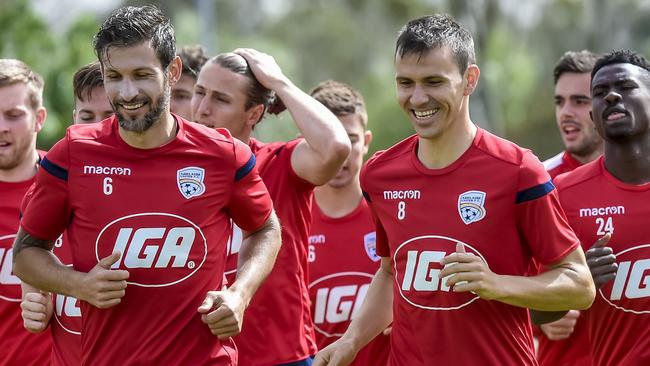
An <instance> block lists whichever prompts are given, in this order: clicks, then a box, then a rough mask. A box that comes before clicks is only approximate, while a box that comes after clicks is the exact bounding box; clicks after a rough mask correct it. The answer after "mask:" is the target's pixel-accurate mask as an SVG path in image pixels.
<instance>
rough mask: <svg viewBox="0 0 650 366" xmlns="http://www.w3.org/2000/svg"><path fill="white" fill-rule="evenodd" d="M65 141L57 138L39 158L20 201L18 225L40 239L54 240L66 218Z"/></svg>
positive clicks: (67, 215)
mask: <svg viewBox="0 0 650 366" xmlns="http://www.w3.org/2000/svg"><path fill="white" fill-rule="evenodd" d="M68 169H69V159H68V144H67V140H66V139H63V140H60V141H59V142H58V143H56V145H54V147H52V149H51V150H50V151H49V152H48V153H47V154H46V155H45V157H43V159H41V163H40V168H39V169H38V172H37V173H36V181H35V183H34V185H33V186H32V188H30V190H29V192H28V195H27V196H26V198H25V199H24V200H23V207H22V215H23V216H22V220H21V224H20V225H21V227H22V228H23V230H25V231H26V232H27V233H29V235H31V236H33V237H36V238H39V239H42V240H55V239H56V238H58V237H59V235H60V234H61V233H62V232H63V231H64V230H65V228H66V227H67V225H68V222H69V219H70V214H71V212H70V204H69V201H68V197H69V194H68Z"/></svg>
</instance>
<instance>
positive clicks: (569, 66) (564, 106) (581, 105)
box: [544, 50, 603, 365]
mask: <svg viewBox="0 0 650 366" xmlns="http://www.w3.org/2000/svg"><path fill="white" fill-rule="evenodd" d="M596 58H597V55H595V54H593V53H591V52H589V51H587V50H583V51H579V52H574V51H569V52H566V53H565V54H564V55H563V56H562V57H561V58H560V61H559V62H558V63H557V65H555V69H553V78H554V80H555V120H556V122H557V126H558V128H559V130H560V136H561V137H562V142H563V143H564V148H565V150H564V151H563V152H561V153H559V154H557V155H555V156H554V157H552V158H550V159H548V160H546V161H544V167H545V168H546V170H547V171H548V173H549V174H550V176H551V178H555V177H556V176H558V175H560V174H562V173H566V172H569V171H571V170H573V169H575V168H577V167H579V166H580V165H582V164H585V163H588V162H590V161H593V160H594V159H596V158H597V157H599V156H600V155H601V154H602V153H603V140H602V139H601V138H600V136H598V133H597V132H596V128H595V127H594V123H593V122H592V120H591V118H590V117H589V112H590V111H591V97H590V89H589V86H590V82H591V74H590V73H591V70H592V69H593V67H594V63H595V62H596ZM554 365H558V364H556V363H554Z"/></svg>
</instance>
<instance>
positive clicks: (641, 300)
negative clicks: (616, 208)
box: [598, 244, 650, 314]
mask: <svg viewBox="0 0 650 366" xmlns="http://www.w3.org/2000/svg"><path fill="white" fill-rule="evenodd" d="M616 262H617V263H618V271H617V272H616V278H615V279H614V281H610V282H608V283H607V284H605V285H604V286H603V287H602V288H600V289H599V290H598V293H599V295H600V296H601V297H602V298H603V300H605V302H607V303H608V304H609V305H611V306H613V307H614V308H616V309H618V310H622V311H624V312H627V313H633V314H650V309H648V298H649V297H650V244H644V245H638V246H635V247H632V248H628V249H625V250H623V251H620V252H618V253H616Z"/></svg>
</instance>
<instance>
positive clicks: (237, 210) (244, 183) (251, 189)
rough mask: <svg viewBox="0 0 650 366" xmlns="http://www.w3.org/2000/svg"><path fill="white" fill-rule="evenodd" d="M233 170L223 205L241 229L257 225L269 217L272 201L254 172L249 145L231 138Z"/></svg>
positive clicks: (254, 167)
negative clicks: (231, 185)
mask: <svg viewBox="0 0 650 366" xmlns="http://www.w3.org/2000/svg"><path fill="white" fill-rule="evenodd" d="M233 143H234V150H235V160H236V165H235V166H236V167H237V170H236V173H235V183H234V185H233V191H232V193H231V196H230V201H229V202H228V205H227V208H228V211H229V212H230V216H231V217H232V219H233V221H234V222H235V224H237V226H239V227H240V228H241V229H242V230H245V231H254V230H256V229H258V228H260V227H261V226H262V225H263V224H264V223H265V222H266V221H267V220H268V219H269V217H270V216H271V212H272V211H273V202H272V201H271V196H270V195H269V192H268V190H267V189H266V186H265V185H264V182H262V178H260V175H259V173H258V171H257V167H256V164H255V155H253V153H252V152H251V150H250V148H249V147H248V146H247V145H246V144H244V143H242V142H241V141H239V140H237V139H233Z"/></svg>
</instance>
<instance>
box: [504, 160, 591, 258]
mask: <svg viewBox="0 0 650 366" xmlns="http://www.w3.org/2000/svg"><path fill="white" fill-rule="evenodd" d="M515 201H516V209H515V210H516V217H517V229H518V231H519V233H520V236H521V237H522V238H523V239H524V240H525V242H526V244H527V245H528V247H529V248H530V251H531V253H532V255H533V258H534V259H535V260H536V262H537V263H539V264H542V265H548V264H552V263H555V262H557V261H559V260H561V259H562V258H564V257H565V256H566V255H567V254H569V253H570V252H572V251H573V250H575V249H576V248H577V247H578V246H579V244H580V243H579V241H578V238H577V237H576V235H575V234H574V232H573V230H572V229H571V227H570V226H569V223H568V220H567V218H566V215H565V214H564V211H563V210H562V207H561V206H560V201H559V198H558V195H557V190H556V189H555V186H554V185H553V183H552V182H551V178H550V176H549V175H548V173H547V172H546V171H545V170H544V166H543V165H542V164H541V163H540V162H539V160H538V159H537V157H535V155H533V154H532V153H530V152H526V153H525V155H524V157H523V159H522V163H521V166H520V171H519V179H518V187H517V195H516V198H515Z"/></svg>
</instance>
